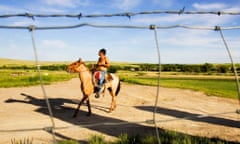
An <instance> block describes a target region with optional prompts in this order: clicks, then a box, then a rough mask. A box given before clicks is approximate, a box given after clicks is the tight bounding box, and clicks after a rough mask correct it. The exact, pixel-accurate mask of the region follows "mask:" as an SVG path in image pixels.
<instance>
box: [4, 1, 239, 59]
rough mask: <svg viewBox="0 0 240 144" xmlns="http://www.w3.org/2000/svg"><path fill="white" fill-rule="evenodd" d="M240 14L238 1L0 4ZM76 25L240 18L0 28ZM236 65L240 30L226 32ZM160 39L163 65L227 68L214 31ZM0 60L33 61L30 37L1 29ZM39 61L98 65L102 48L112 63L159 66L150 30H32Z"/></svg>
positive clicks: (22, 22)
mask: <svg viewBox="0 0 240 144" xmlns="http://www.w3.org/2000/svg"><path fill="white" fill-rule="evenodd" d="M183 7H185V11H219V10H221V11H232V12H239V11H240V1H239V0H228V1H226V0H201V1H197V0H149V1H147V0H106V1H104V0H32V1H29V0H21V1H19V0H7V1H1V2H0V14H10V13H14V14H15V13H25V12H29V13H44V14H56V13H67V14H78V13H80V12H81V13H83V14H105V13H120V12H140V11H152V10H179V9H182V8H183ZM80 23H91V24H110V25H120V24H124V25H139V26H149V25H150V24H155V25H162V26H168V25H176V24H181V25H190V26H210V27H214V26H216V25H219V26H240V16H229V15H224V16H216V15H166V14H161V15H141V16H140V15H139V16H134V17H131V19H128V18H126V17H114V18H81V19H80V20H79V19H71V18H35V20H34V21H33V20H32V19H29V18H23V17H20V18H19V17H18V18H16V17H15V18H4V19H0V25H8V26H29V25H36V26H55V25H58V26H59V25H76V24H80ZM224 35H225V36H226V40H227V42H228V44H229V47H230V48H231V51H232V54H233V58H234V60H235V62H238V63H239V62H240V30H229V31H224ZM158 36H159V38H158V40H159V45H160V49H161V60H162V62H163V63H205V62H209V63H229V62H230V61H229V58H228V55H227V53H226V50H225V47H224V45H223V42H222V40H221V37H220V35H219V32H216V31H206V30H189V29H181V28H176V29H164V30H163V29H160V30H158ZM0 43H1V44H0V51H1V52H0V58H12V59H27V60H33V59H34V56H33V50H32V43H31V35H30V32H28V31H27V30H8V29H0ZM36 43H37V48H38V51H39V58H40V60H43V61H72V60H76V59H78V58H79V57H81V58H83V59H84V60H88V61H94V60H97V52H98V50H99V49H100V48H106V49H107V50H108V57H109V59H110V60H111V61H118V62H145V63H157V53H156V52H157V51H156V46H155V41H154V34H153V31H151V30H148V29H146V30H136V29H99V28H89V27H83V28H77V29H70V30H49V31H47V30H44V31H36Z"/></svg>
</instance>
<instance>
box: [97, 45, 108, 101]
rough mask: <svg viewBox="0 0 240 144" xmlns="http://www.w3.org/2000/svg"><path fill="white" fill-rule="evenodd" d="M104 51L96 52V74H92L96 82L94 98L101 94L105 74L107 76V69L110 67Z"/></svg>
mask: <svg viewBox="0 0 240 144" xmlns="http://www.w3.org/2000/svg"><path fill="white" fill-rule="evenodd" d="M106 53H107V51H106V49H100V50H99V52H98V56H99V59H98V62H97V66H96V69H95V70H96V72H95V74H94V77H95V79H96V81H97V86H98V88H97V94H96V97H97V98H98V97H99V96H100V94H101V93H102V92H103V89H104V86H103V85H104V82H105V80H106V78H105V77H106V74H107V68H108V67H109V66H110V63H109V60H108V58H107V56H106Z"/></svg>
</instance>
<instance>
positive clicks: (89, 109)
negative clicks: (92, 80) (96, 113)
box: [87, 98, 92, 116]
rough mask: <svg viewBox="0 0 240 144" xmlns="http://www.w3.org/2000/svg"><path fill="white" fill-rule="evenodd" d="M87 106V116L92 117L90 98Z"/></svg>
mask: <svg viewBox="0 0 240 144" xmlns="http://www.w3.org/2000/svg"><path fill="white" fill-rule="evenodd" d="M87 106H88V114H87V116H90V115H91V114H92V110H91V105H90V100H89V98H88V99H87Z"/></svg>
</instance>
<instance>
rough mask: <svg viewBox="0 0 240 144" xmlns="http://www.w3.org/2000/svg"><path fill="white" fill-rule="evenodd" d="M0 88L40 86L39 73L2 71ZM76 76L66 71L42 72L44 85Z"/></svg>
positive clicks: (31, 71) (0, 71) (0, 72)
mask: <svg viewBox="0 0 240 144" xmlns="http://www.w3.org/2000/svg"><path fill="white" fill-rule="evenodd" d="M0 75H1V77H0V87H2V88H9V87H25V86H32V85H38V84H39V77H38V73H37V72H36V71H34V70H0ZM73 77H77V75H74V74H71V75H70V74H67V73H66V72H65V71H46V70H44V71H42V79H43V82H44V84H51V83H53V82H59V81H67V80H70V79H71V78H73Z"/></svg>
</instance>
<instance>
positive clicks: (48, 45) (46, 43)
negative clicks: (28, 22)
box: [42, 40, 68, 48]
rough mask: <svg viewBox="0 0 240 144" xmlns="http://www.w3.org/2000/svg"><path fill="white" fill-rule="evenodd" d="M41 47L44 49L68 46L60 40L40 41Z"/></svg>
mask: <svg viewBox="0 0 240 144" xmlns="http://www.w3.org/2000/svg"><path fill="white" fill-rule="evenodd" d="M42 45H43V47H46V48H66V47H67V46H68V45H67V44H66V43H65V42H64V41H61V40H42Z"/></svg>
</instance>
